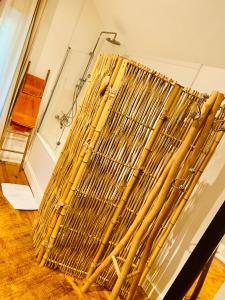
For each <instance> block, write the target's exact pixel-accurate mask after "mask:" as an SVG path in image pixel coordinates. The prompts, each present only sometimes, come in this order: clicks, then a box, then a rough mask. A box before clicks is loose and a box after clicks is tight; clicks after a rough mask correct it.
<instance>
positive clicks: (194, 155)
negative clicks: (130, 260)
mask: <svg viewBox="0 0 225 300" xmlns="http://www.w3.org/2000/svg"><path fill="white" fill-rule="evenodd" d="M223 99H224V95H223V94H220V93H218V96H217V99H216V101H215V103H214V105H213V107H212V110H211V112H210V114H209V116H208V118H207V123H206V125H205V126H204V128H203V129H202V131H201V132H200V133H199V137H198V140H197V142H196V145H195V148H194V150H193V151H192V152H191V153H190V155H189V157H188V158H187V159H186V162H185V164H184V166H183V167H182V168H181V170H180V171H179V173H178V176H177V178H176V182H177V181H178V182H181V183H182V181H183V180H184V178H186V177H187V176H188V173H189V170H190V168H192V167H193V165H194V164H195V162H196V160H197V159H198V155H199V153H200V151H201V148H202V146H203V144H204V143H205V141H206V140H207V138H208V135H209V132H210V130H211V128H212V125H213V122H214V119H215V116H216V113H217V111H218V109H219V107H220V105H221V103H222V101H223ZM179 194H180V189H179V186H178V187H175V188H174V189H173V191H172V193H171V194H170V197H169V199H168V200H167V201H166V204H165V205H164V207H163V210H162V211H161V213H160V215H159V217H158V218H157V220H156V223H155V224H154V227H153V230H152V231H151V233H150V235H149V237H148V239H147V242H146V246H145V249H144V251H143V254H142V257H141V259H140V263H139V266H138V270H137V276H136V277H135V279H134V280H133V282H132V284H131V287H130V290H129V294H128V297H127V300H131V299H133V296H134V294H135V291H136V289H137V286H138V283H139V280H140V278H141V275H142V273H143V271H144V267H145V265H146V262H147V260H148V256H149V253H150V250H151V247H152V244H153V242H154V240H155V238H156V235H157V233H158V231H159V230H160V228H161V226H162V224H163V222H164V221H165V219H166V218H167V216H168V214H169V212H170V209H171V208H172V206H173V205H174V202H175V201H176V199H177V198H178V196H179Z"/></svg>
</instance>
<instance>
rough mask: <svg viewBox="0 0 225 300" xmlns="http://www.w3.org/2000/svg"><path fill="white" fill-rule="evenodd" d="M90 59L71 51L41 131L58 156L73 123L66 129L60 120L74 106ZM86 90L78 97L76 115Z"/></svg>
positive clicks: (87, 56)
mask: <svg viewBox="0 0 225 300" xmlns="http://www.w3.org/2000/svg"><path fill="white" fill-rule="evenodd" d="M88 59H89V55H88V54H86V53H81V52H77V51H75V50H73V49H71V50H70V52H69V54H68V56H67V59H66V62H65V65H64V67H63V70H62V73H61V75H60V77H59V81H58V83H57V85H56V88H55V91H54V93H53V95H52V98H51V101H50V104H49V107H48V110H47V112H46V115H45V117H44V119H43V123H42V125H41V127H40V130H39V133H40V134H41V136H42V138H43V139H44V140H45V141H46V142H47V144H48V145H49V146H50V148H51V149H52V150H53V152H54V153H55V155H56V156H58V155H59V153H60V151H61V149H62V147H63V144H64V143H65V140H66V137H67V134H68V131H69V127H70V125H71V123H72V119H71V118H70V120H69V125H68V127H65V128H64V127H62V126H61V124H60V118H61V117H62V115H63V114H67V113H68V111H69V110H70V108H71V106H72V103H73V94H74V90H75V86H76V84H77V82H78V80H79V78H81V76H82V74H83V71H84V68H85V65H86V64H87V61H88ZM90 70H91V68H90ZM84 90H85V86H84V87H83V89H82V91H81V94H80V96H79V97H78V101H77V102H78V103H77V104H76V105H75V106H74V110H73V113H76V108H77V106H79V101H80V99H81V98H82V92H83V91H84Z"/></svg>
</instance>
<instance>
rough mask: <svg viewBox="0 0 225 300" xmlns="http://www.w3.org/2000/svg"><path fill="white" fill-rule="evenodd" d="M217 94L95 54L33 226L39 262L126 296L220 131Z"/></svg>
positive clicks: (140, 278) (186, 195)
mask: <svg viewBox="0 0 225 300" xmlns="http://www.w3.org/2000/svg"><path fill="white" fill-rule="evenodd" d="M223 98H224V97H223V95H222V94H220V93H218V92H213V93H212V95H211V96H210V97H209V98H207V97H203V96H202V95H200V94H199V93H198V92H196V91H191V90H190V89H185V88H183V87H182V86H180V85H179V84H177V83H175V82H173V81H172V80H170V79H168V78H167V77H165V76H163V75H161V74H158V73H157V72H155V71H152V70H150V69H148V68H146V67H144V66H142V65H140V64H138V63H136V62H133V61H131V60H128V59H125V58H122V57H118V56H112V55H111V56H108V55H101V56H100V57H99V58H98V59H97V62H96V64H95V67H94V69H93V72H92V74H91V77H90V82H89V84H88V87H87V90H86V93H85V97H84V100H83V104H82V106H81V108H80V111H79V112H78V113H77V116H76V119H75V121H74V124H73V127H72V129H71V133H70V135H69V137H68V140H67V142H66V145H65V147H64V150H63V152H62V154H61V156H60V158H59V161H58V163H57V165H56V167H55V170H54V172H53V175H52V177H51V179H50V182H49V184H48V187H47V189H46V192H45V194H44V197H43V201H42V204H41V208H40V213H39V216H38V218H37V219H36V222H35V225H34V235H33V236H34V246H35V249H36V255H37V257H38V261H39V262H40V264H41V265H47V266H49V267H52V268H59V269H60V270H61V271H62V272H64V273H67V274H70V275H74V276H75V277H77V278H80V279H85V280H84V285H83V287H82V290H83V291H86V290H87V289H88V287H89V286H90V284H91V283H93V282H94V281H95V282H97V283H98V284H100V285H102V286H104V287H106V288H107V289H110V290H113V291H112V293H111V296H110V299H116V297H117V295H119V294H120V295H122V296H125V297H126V298H127V299H132V297H133V296H134V294H135V290H136V287H137V285H138V284H140V283H142V282H143V279H144V276H145V275H146V274H147V272H148V271H149V269H150V267H151V265H152V263H153V261H154V259H155V257H156V256H157V254H158V252H159V250H160V248H161V247H162V245H163V243H164V241H165V240H166V238H167V236H168V235H169V233H170V231H171V229H172V227H173V224H174V223H175V222H176V220H177V218H178V216H179V214H180V212H181V210H182V208H183V207H184V205H185V203H186V202H187V200H188V198H189V197H190V195H191V193H192V191H193V189H194V187H195V185H196V183H197V181H198V179H199V177H200V175H201V173H202V171H203V170H204V168H205V166H206V165H207V163H208V161H209V159H210V158H211V156H212V154H213V152H214V150H215V148H216V146H217V144H218V142H219V140H220V139H221V137H222V135H223V130H222V129H223V128H222V125H223V122H224V109H223V107H221V105H222V104H221V103H222V101H223Z"/></svg>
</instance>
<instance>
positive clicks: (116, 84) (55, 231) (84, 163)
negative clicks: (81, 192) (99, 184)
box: [40, 59, 128, 266]
mask: <svg viewBox="0 0 225 300" xmlns="http://www.w3.org/2000/svg"><path fill="white" fill-rule="evenodd" d="M121 61H122V63H121V66H120V68H119V71H118V74H117V77H116V78H115V82H114V84H113V86H112V91H110V94H109V96H108V99H107V101H106V103H105V106H104V108H103V111H102V114H101V116H100V118H99V121H98V124H97V126H96V128H95V130H94V132H93V136H92V140H91V142H90V145H89V147H88V148H87V151H86V153H85V155H84V157H83V160H82V162H81V164H80V167H79V169H78V170H77V173H76V177H75V179H74V182H73V184H72V186H71V188H70V191H69V193H68V195H67V197H66V199H65V201H64V206H63V208H62V210H61V212H60V215H59V217H58V218H57V221H56V223H55V227H54V229H53V231H52V233H51V236H50V238H49V244H48V246H47V249H46V252H45V254H44V256H43V258H42V260H41V263H40V265H41V266H43V265H44V264H45V261H46V259H47V258H48V256H49V253H50V251H51V249H52V247H53V244H54V241H55V239H56V236H57V234H58V231H59V228H60V224H61V222H62V219H63V217H64V215H65V213H66V208H65V205H68V204H69V203H70V201H71V199H72V197H73V194H74V191H75V190H76V188H77V186H78V184H79V182H80V180H81V178H82V175H83V174H84V172H85V170H86V166H87V163H88V161H89V159H90V157H91V155H92V152H93V149H94V147H95V145H96V143H97V141H98V138H99V136H100V133H101V131H102V129H103V127H104V125H105V122H106V120H107V117H108V115H109V113H110V110H111V107H112V104H113V101H114V99H115V96H116V93H117V91H118V89H119V87H120V84H121V79H122V77H123V74H124V72H125V69H126V66H127V63H128V61H127V60H125V59H123V60H122V59H121Z"/></svg>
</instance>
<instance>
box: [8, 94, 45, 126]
mask: <svg viewBox="0 0 225 300" xmlns="http://www.w3.org/2000/svg"><path fill="white" fill-rule="evenodd" d="M39 107H40V98H37V97H34V96H31V95H28V94H25V93H20V94H19V96H18V98H17V100H16V104H15V107H14V109H13V112H12V117H11V120H12V122H14V123H16V124H18V125H21V126H25V127H28V128H34V127H35V123H36V119H37V115H38V111H39Z"/></svg>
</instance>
